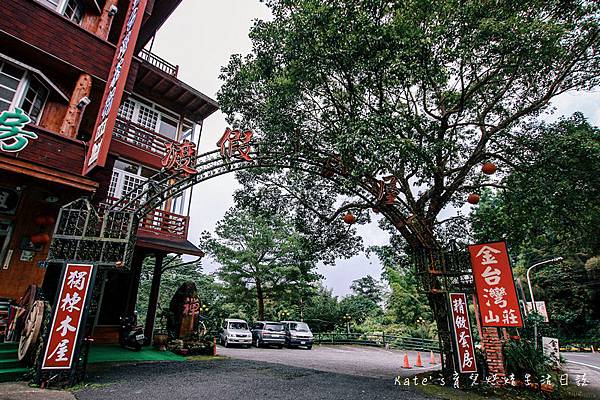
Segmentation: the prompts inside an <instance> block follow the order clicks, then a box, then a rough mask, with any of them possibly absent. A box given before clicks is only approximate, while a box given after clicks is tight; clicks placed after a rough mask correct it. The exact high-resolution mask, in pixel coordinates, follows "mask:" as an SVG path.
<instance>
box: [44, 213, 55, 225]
mask: <svg viewBox="0 0 600 400" xmlns="http://www.w3.org/2000/svg"><path fill="white" fill-rule="evenodd" d="M55 222H56V219H54V217H53V216H51V215H48V216H46V217H44V225H45V226H52V225H54V223H55Z"/></svg>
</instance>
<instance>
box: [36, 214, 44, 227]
mask: <svg viewBox="0 0 600 400" xmlns="http://www.w3.org/2000/svg"><path fill="white" fill-rule="evenodd" d="M35 224H36V225H37V226H44V225H45V224H46V217H44V216H43V215H39V216H37V217H35Z"/></svg>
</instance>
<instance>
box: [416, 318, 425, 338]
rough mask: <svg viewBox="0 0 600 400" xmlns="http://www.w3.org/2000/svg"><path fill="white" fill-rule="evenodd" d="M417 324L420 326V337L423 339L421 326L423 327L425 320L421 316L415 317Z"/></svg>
mask: <svg viewBox="0 0 600 400" xmlns="http://www.w3.org/2000/svg"><path fill="white" fill-rule="evenodd" d="M417 325H418V326H419V327H420V328H421V339H425V337H424V335H423V327H425V320H424V319H423V317H419V318H417Z"/></svg>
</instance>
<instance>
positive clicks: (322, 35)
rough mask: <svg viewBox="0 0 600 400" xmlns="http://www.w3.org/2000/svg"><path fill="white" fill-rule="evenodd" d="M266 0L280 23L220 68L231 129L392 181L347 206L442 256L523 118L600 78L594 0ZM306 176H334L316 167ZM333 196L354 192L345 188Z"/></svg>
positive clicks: (373, 186) (266, 26) (357, 176)
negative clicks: (443, 238)
mask: <svg viewBox="0 0 600 400" xmlns="http://www.w3.org/2000/svg"><path fill="white" fill-rule="evenodd" d="M266 4H267V5H268V6H269V7H270V8H271V11H272V14H273V19H272V20H271V21H268V22H265V21H257V22H256V24H255V26H254V27H253V28H252V30H251V32H250V38H251V39H252V42H253V51H252V54H250V55H248V56H246V57H242V56H239V55H234V56H232V58H231V60H230V62H229V64H228V65H227V66H226V67H225V68H224V69H223V74H222V77H223V79H224V80H225V84H224V86H223V88H222V90H221V92H220V94H219V101H220V105H221V107H222V109H223V110H224V111H225V112H226V113H227V114H228V115H229V117H230V122H231V123H232V124H235V125H238V126H243V127H251V128H253V129H255V130H256V132H257V134H258V135H260V136H261V137H262V138H263V139H264V140H263V144H264V145H265V146H264V147H261V151H262V150H263V149H267V150H269V149H270V150H284V151H286V152H288V153H289V152H292V151H293V152H295V153H299V154H304V155H306V157H310V156H311V155H314V154H315V153H316V152H317V151H318V152H323V153H328V154H330V155H331V156H332V157H333V159H334V160H339V162H340V163H341V164H342V166H341V168H339V169H338V170H343V171H345V172H347V174H346V175H348V178H349V179H351V180H353V181H354V182H355V183H356V184H357V185H358V184H360V185H363V186H364V187H367V188H369V189H370V191H371V193H372V194H373V197H374V198H376V197H377V191H378V187H380V186H379V181H378V180H379V179H380V178H381V177H384V176H394V177H395V179H396V180H397V183H396V184H395V186H396V188H395V189H396V190H398V191H399V195H398V197H397V198H395V199H393V198H392V199H393V200H395V201H394V202H393V204H387V203H386V202H383V203H381V204H374V203H376V201H375V200H373V201H370V202H367V203H368V204H362V205H357V204H360V203H361V202H358V201H356V200H355V199H350V200H348V203H344V204H342V205H341V206H342V207H346V208H348V206H349V205H350V204H351V205H353V206H354V207H355V208H359V209H360V208H362V209H366V208H368V207H372V206H377V208H378V210H380V212H381V213H382V214H383V215H385V216H386V218H387V219H388V220H389V221H390V222H391V224H392V225H393V226H394V227H395V230H396V232H397V233H398V234H399V235H401V236H402V238H403V239H404V240H405V241H406V242H407V243H408V245H409V249H410V251H412V252H413V253H415V252H420V253H425V254H428V253H435V252H437V251H439V249H440V247H441V246H442V244H440V243H439V240H438V235H437V234H436V231H437V228H438V225H439V224H440V222H441V221H440V220H439V218H438V217H439V216H440V213H441V212H442V210H444V209H445V208H446V207H447V206H448V205H449V204H451V203H452V202H453V201H457V202H458V203H459V204H460V203H463V202H464V198H465V195H466V193H468V192H471V191H478V190H479V189H480V188H481V187H484V186H486V185H488V186H489V185H494V184H495V183H494V182H489V181H486V180H484V179H482V177H481V175H480V173H479V168H478V165H480V164H481V163H482V162H483V161H495V162H496V163H498V164H500V166H502V167H506V168H509V165H510V155H508V154H506V151H505V143H506V141H507V140H510V139H511V138H513V137H514V136H515V135H516V136H520V135H523V134H524V132H523V131H521V130H515V129H513V128H514V127H515V126H516V125H517V124H519V123H520V122H522V121H523V120H524V119H527V118H531V117H535V116H537V115H539V114H540V113H541V112H543V111H544V110H545V109H546V108H547V107H548V105H549V104H550V102H551V100H552V99H553V98H555V97H556V96H558V95H560V94H561V93H564V92H567V91H570V90H575V89H591V88H593V87H595V86H596V85H597V84H598V82H599V79H600V56H599V54H600V53H599V50H600V49H599V48H598V47H599V37H600V36H599V35H600V33H599V22H598V15H599V12H600V3H598V2H596V1H585V0H572V1H563V0H532V1H526V2H525V1H484V0H475V1H455V0H434V1H431V0H416V1H415V0H412V1H401V0H396V1H393V0H333V1H323V0H267V1H266ZM525 134H526V133H525ZM304 182H305V184H304V185H303V186H304V187H306V186H309V185H312V186H314V185H321V184H325V183H324V179H319V178H315V177H314V176H311V177H308V176H307V177H305V179H304ZM335 193H341V194H344V195H348V194H350V193H351V191H350V190H348V187H347V186H344V185H338V186H336V187H335V192H332V196H334V195H335ZM362 203H364V201H363V202H362ZM313 208H314V207H313ZM316 211H319V212H320V214H321V215H327V214H328V211H329V212H332V211H333V210H325V209H321V210H316ZM330 215H334V216H335V215H336V214H335V213H333V214H330ZM324 219H325V220H328V219H331V218H324ZM430 258H431V259H433V260H435V259H436V257H435V256H431V257H430ZM430 267H432V266H425V265H423V266H422V270H421V271H419V272H420V274H419V276H420V277H422V279H421V285H422V286H423V287H424V289H425V290H428V291H429V289H430V287H431V285H438V284H439V282H436V281H437V279H436V278H435V276H432V277H427V272H428V269H429V268H430ZM435 267H436V266H435V265H433V268H435ZM429 301H430V303H431V306H432V310H433V312H434V315H435V317H436V320H437V324H438V331H439V334H440V337H441V340H442V342H443V346H444V352H445V353H446V355H447V357H445V359H446V360H447V361H448V363H447V364H446V365H445V368H446V369H447V370H448V369H451V368H452V365H451V363H452V358H451V357H450V351H451V348H450V346H451V338H450V336H449V333H448V329H447V326H448V323H447V313H446V312H445V307H446V300H445V296H444V295H443V294H442V293H430V294H429Z"/></svg>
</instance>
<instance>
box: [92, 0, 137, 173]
mask: <svg viewBox="0 0 600 400" xmlns="http://www.w3.org/2000/svg"><path fill="white" fill-rule="evenodd" d="M147 1H148V0H131V1H130V4H129V10H128V12H127V16H126V18H125V24H124V26H123V29H122V30H121V36H120V37H119V42H118V43H117V50H116V53H115V57H114V59H113V64H112V67H111V69H110V74H109V76H108V80H107V81H106V88H105V89H104V96H103V97H102V103H101V105H100V112H99V113H98V117H97V119H96V124H95V125H94V131H93V133H92V138H91V140H90V146H89V148H88V152H87V155H86V157H85V165H84V166H83V174H84V175H87V174H88V173H89V172H90V171H91V170H93V169H94V168H95V167H97V166H99V167H103V166H104V165H105V163H106V157H107V155H108V150H109V148H110V142H111V139H112V134H113V129H114V127H115V121H116V119H117V112H118V111H119V106H120V104H121V100H122V98H123V92H124V91H125V83H126V82H127V75H128V74H129V69H130V67H131V60H132V59H133V56H134V51H135V44H136V42H137V38H138V35H139V33H140V28H141V26H142V19H143V17H144V11H145V10H146V4H147Z"/></svg>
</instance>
